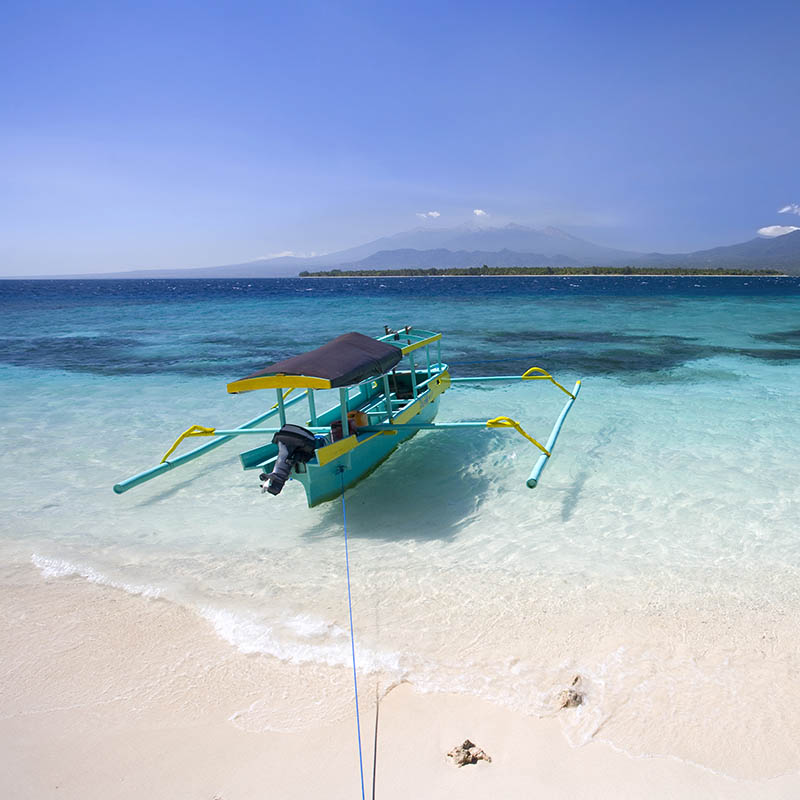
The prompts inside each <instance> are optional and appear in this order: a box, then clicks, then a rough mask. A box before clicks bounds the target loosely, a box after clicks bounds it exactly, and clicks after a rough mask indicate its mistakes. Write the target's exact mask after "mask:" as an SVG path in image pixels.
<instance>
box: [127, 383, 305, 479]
mask: <svg viewBox="0 0 800 800" xmlns="http://www.w3.org/2000/svg"><path fill="white" fill-rule="evenodd" d="M306 394H308V392H303V394H300V395H298V396H297V397H293V398H292V399H291V400H288V401H285V402H284V401H283V400H282V401H281V404H280V405H281V406H282V408H288V407H289V406H293V405H294V404H295V403H299V402H300V401H301V400H302V399H303V398H305V396H306ZM280 411H281V409H280V408H279V407H278V404H276V405H274V406H273V407H272V408H271V409H270V410H269V411H267V412H266V413H264V414H261V415H259V416H257V417H253V419H251V420H249V421H248V422H244V423H242V424H241V425H239V427H238V428H234V429H233V430H230V431H225V432H224V433H223V432H222V431H220V432H219V434H218V435H219V436H220V438H219V439H216V440H214V441H212V442H208V443H207V444H203V445H200V447H195V449H194V450H190V451H189V452H188V453H184V454H183V455H180V456H176V457H175V458H173V459H169V460H168V456H169V453H167V456H165V457H164V459H163V460H162V462H161V463H160V464H159V465H158V466H155V467H151V468H150V469H146V470H145V471H144V472H140V473H138V474H137V475H133V476H132V477H130V478H126V479H125V480H124V481H120V482H119V483H115V484H114V491H115V492H116V493H117V494H122V493H123V492H127V491H128V489H133V487H134V486H138V485H139V484H141V483H146V482H147V481H150V480H152V479H153V478H157V477H158V476H159V475H163V474H164V473H165V472H169V470H171V469H174V468H175V467H180V466H181V465H183V464H186V463H187V462H189V461H194V459H196V458H199V457H200V456H202V455H205V454H206V453H208V452H209V451H211V450H214V449H215V448H217V447H221V446H222V445H223V444H225V443H226V442H229V441H231V439H233V438H234V437H236V436H239V435H240V434H242V433H249V432H250V431H249V429H251V428H254V427H255V426H256V425H259V424H261V423H262V422H265V421H266V420H268V419H269V418H270V417H274V416H275V415H276V414H278V413H279V412H280ZM209 430H210V429H209ZM277 430H280V429H279V428H275V429H274V430H273V431H272V432H273V433H274V432H275V431H277ZM204 435H206V436H210V435H217V432H216V431H215V433H214V434H204ZM177 444H178V442H176V443H175V446H177ZM172 449H174V447H173V448H172ZM170 452H171V451H170Z"/></svg>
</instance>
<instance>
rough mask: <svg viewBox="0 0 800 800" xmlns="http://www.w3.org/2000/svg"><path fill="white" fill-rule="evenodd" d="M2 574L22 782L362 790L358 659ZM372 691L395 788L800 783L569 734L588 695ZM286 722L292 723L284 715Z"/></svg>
mask: <svg viewBox="0 0 800 800" xmlns="http://www.w3.org/2000/svg"><path fill="white" fill-rule="evenodd" d="M1 580H2V583H3V586H4V591H3V593H2V596H0V612H2V614H3V617H4V619H5V620H7V624H6V626H5V628H4V632H3V634H2V636H0V646H2V652H3V658H4V662H5V663H6V664H7V665H8V668H7V670H6V676H5V678H4V680H3V681H2V683H1V684H0V686H1V687H2V694H3V696H4V701H3V708H4V714H3V716H2V720H1V721H0V726H2V730H3V736H4V741H6V742H7V743H8V745H7V748H6V751H5V756H4V760H5V761H6V763H5V765H4V773H5V774H6V776H7V777H6V785H7V789H11V794H13V795H14V796H16V797H31V798H33V797H36V798H41V797H48V796H56V795H57V796H58V797H67V798H72V797H74V798H76V799H77V798H81V800H92V798H98V800H99V798H106V797H109V796H114V797H119V798H127V797H131V798H134V797H136V798H138V797H141V796H142V794H146V795H147V796H149V797H156V798H158V797H164V798H174V797H178V796H190V795H194V796H207V797H214V796H215V794H216V795H217V796H219V797H220V798H223V800H236V798H240V799H241V800H247V799H248V798H255V797H258V796H261V793H262V792H263V786H264V785H265V784H266V785H270V786H271V788H272V790H273V794H274V795H275V796H280V797H287V798H291V797H307V796H308V795H309V793H310V792H313V791H315V790H316V791H318V792H319V793H320V796H337V797H338V796H346V795H349V794H353V793H355V794H357V792H358V788H359V787H358V759H357V743H356V732H355V720H354V712H353V705H352V675H351V674H350V673H349V672H348V670H344V669H341V668H338V669H337V670H328V672H327V673H326V674H327V678H326V679H325V681H323V684H320V683H319V680H318V679H319V675H317V674H316V673H315V672H314V669H313V668H312V667H310V666H309V665H303V664H290V663H286V662H281V661H279V660H278V659H276V658H273V657H269V656H264V655H261V654H258V653H255V654H252V653H251V654H245V653H242V652H241V651H239V650H237V649H236V648H234V647H232V646H231V645H229V644H228V643H227V642H225V641H223V640H222V639H221V638H220V637H219V636H217V634H216V633H215V632H214V630H213V627H212V626H211V625H210V624H209V623H208V621H207V620H204V619H203V618H201V617H199V616H198V615H196V614H195V613H194V612H193V611H192V610H190V609H187V608H184V607H183V606H180V605H176V604H175V603H173V602H171V601H168V600H164V599H158V598H156V599H152V598H147V597H143V596H136V595H131V594H128V593H127V592H125V591H124V590H123V589H118V588H113V587H109V586H105V585H101V584H97V583H91V582H89V581H87V580H85V579H83V578H79V577H54V578H46V577H44V576H42V575H41V574H40V573H39V571H38V570H37V569H35V568H34V567H33V566H32V565H26V566H19V567H16V568H14V569H9V568H6V569H5V574H4V575H3V576H2V579H1ZM376 681H377V682H376ZM321 685H327V686H329V687H330V686H336V687H338V689H339V690H340V691H341V694H342V703H341V706H340V708H339V714H338V716H337V718H336V719H333V720H329V721H326V722H325V723H320V724H314V723H313V722H312V723H309V722H308V720H306V721H305V722H304V723H303V724H302V726H299V727H298V726H296V725H295V728H294V729H293V727H292V726H293V724H294V723H296V721H297V714H298V712H301V711H304V710H308V709H311V710H313V707H314V705H315V703H317V702H318V700H319V697H318V692H319V691H320V686H321ZM359 692H360V699H361V703H360V706H361V728H362V743H363V748H364V763H365V775H367V776H368V783H369V784H371V775H372V764H373V760H374V763H375V765H376V776H377V787H378V788H377V791H376V794H379V795H380V796H381V797H388V798H395V797H396V798H405V797H408V796H437V797H438V796H445V795H447V794H452V793H458V795H459V796H460V797H464V798H466V799H467V800H470V799H471V798H475V800H477V798H483V797H487V796H508V797H521V796H527V795H529V794H531V793H535V792H536V791H537V790H538V792H539V793H542V794H543V796H547V797H564V798H566V797H570V798H575V797H586V798H590V797H591V798H594V797H598V796H607V797H615V798H617V797H641V796H644V795H647V796H650V797H664V798H667V797H675V796H703V797H725V798H748V799H749V798H764V797H788V796H796V794H797V793H798V792H800V774H798V773H795V772H790V773H787V774H782V775H779V776H777V777H772V778H764V779H744V778H732V777H729V776H727V775H725V774H722V773H720V772H718V771H714V770H712V769H711V768H709V767H706V766H702V765H698V764H694V763H691V762H690V761H687V760H682V759H679V758H678V757H676V756H672V755H649V756H630V755H627V754H625V753H624V752H623V751H621V750H620V749H619V748H616V747H615V746H613V745H611V744H609V743H607V742H604V741H600V740H597V739H592V740H590V741H588V743H586V744H583V745H581V746H571V745H570V744H569V742H568V740H567V739H566V738H565V735H564V730H563V726H564V722H565V720H566V717H567V716H568V715H575V714H581V713H583V709H582V708H581V707H578V708H573V709H562V710H561V711H559V712H557V713H554V714H552V715H548V716H545V717H534V716H530V715H526V714H523V713H520V712H517V711H513V710H511V709H509V708H507V707H504V706H499V705H495V704H493V703H491V702H489V701H488V700H485V699H480V698H478V697H475V696H472V695H469V694H454V693H452V692H433V693H421V692H419V691H417V690H415V689H414V688H413V687H412V686H411V685H410V684H408V683H404V682H400V683H399V684H392V685H389V686H384V685H380V681H379V679H376V678H375V677H374V676H371V675H370V674H367V675H363V676H360V680H359ZM376 697H380V700H379V704H378V706H377V709H376V703H375V698H376ZM376 711H377V720H378V736H377V742H378V746H377V754H376V753H375V751H374V749H373V742H374V741H375V721H376ZM276 719H277V720H279V721H280V725H282V726H283V730H282V731H277V730H274V729H272V730H271V729H270V726H271V725H274V720H276ZM787 735H788V733H787ZM465 738H470V739H471V740H472V741H474V742H475V743H476V744H477V745H478V746H479V747H481V748H483V749H484V750H485V751H486V752H487V753H488V754H489V755H490V756H491V757H492V763H491V764H489V763H484V762H481V763H478V764H477V765H473V766H466V767H464V768H461V769H458V768H456V767H454V766H453V765H452V763H450V760H449V759H448V758H446V755H445V754H446V752H447V751H449V750H450V749H451V748H452V747H454V746H455V745H456V744H459V743H460V742H461V741H463V740H464V739H465ZM732 755H734V754H732ZM43 765H44V766H43ZM298 775H302V779H301V780H298ZM56 788H58V791H57V792H56V791H55V789H56Z"/></svg>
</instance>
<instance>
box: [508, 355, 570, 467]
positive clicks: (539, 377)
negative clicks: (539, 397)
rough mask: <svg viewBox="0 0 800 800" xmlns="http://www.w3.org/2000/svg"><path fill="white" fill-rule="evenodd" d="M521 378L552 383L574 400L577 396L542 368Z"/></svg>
mask: <svg viewBox="0 0 800 800" xmlns="http://www.w3.org/2000/svg"><path fill="white" fill-rule="evenodd" d="M534 373H535V374H534ZM521 377H522V380H523V381H551V382H552V383H554V384H555V385H556V386H558V388H559V389H561V391H562V392H564V394H568V395H569V396H570V397H571V398H572V399H573V400H574V399H575V395H574V394H572V392H571V391H569V389H565V388H564V387H563V386H562V385H561V384H560V383H559V382H558V381H557V380H556V379H555V378H554V377H553V376H552V375H551V374H550V373H549V372H547V371H545V370H543V369H542V368H541V367H531V368H530V369H529V370H527V371H526V372H525V373H523V375H522V376H521ZM548 455H549V453H548Z"/></svg>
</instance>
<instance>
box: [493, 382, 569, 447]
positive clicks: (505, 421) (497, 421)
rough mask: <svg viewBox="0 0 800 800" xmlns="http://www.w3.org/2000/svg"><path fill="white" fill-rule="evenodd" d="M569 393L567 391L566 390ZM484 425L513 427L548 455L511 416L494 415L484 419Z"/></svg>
mask: <svg viewBox="0 0 800 800" xmlns="http://www.w3.org/2000/svg"><path fill="white" fill-rule="evenodd" d="M567 394H569V392H567ZM486 427H487V428H513V429H514V430H515V431H516V432H517V433H520V434H522V435H523V436H524V437H525V438H526V439H527V440H528V441H529V442H532V443H533V444H535V445H536V446H537V447H538V448H539V449H540V450H541V451H542V452H543V453H544V454H545V455H546V456H548V457H549V456H550V451H549V450H548V449H547V448H546V447H544V445H541V444H539V442H537V441H536V439H534V438H533V436H529V435H528V434H527V433H525V431H524V430H523V429H522V425H520V424H519V422H517V421H516V420H514V419H511V417H495V418H494V419H489V420H486Z"/></svg>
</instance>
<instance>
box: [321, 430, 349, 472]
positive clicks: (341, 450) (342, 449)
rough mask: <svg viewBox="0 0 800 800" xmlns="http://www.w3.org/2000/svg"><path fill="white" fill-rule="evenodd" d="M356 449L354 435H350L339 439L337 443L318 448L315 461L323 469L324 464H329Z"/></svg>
mask: <svg viewBox="0 0 800 800" xmlns="http://www.w3.org/2000/svg"><path fill="white" fill-rule="evenodd" d="M356 447H358V439H357V438H356V435H355V434H351V435H350V436H347V437H345V438H344V439H339V441H338V442H334V443H333V444H329V445H326V446H325V447H320V448H319V450H317V461H318V463H319V465H320V466H321V467H324V466H325V465H326V464H330V462H331V461H335V460H336V459H337V458H339V456H343V455H344V454H345V453H349V452H350V451H351V450H353V449H355V448H356Z"/></svg>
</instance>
